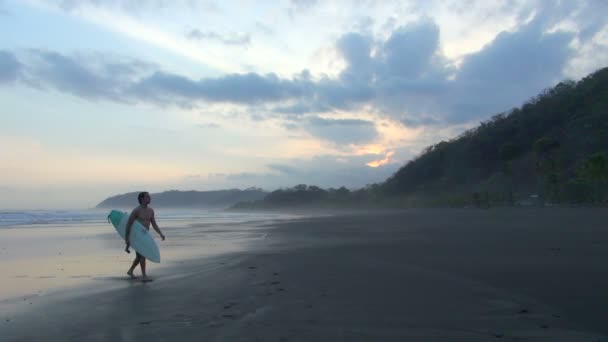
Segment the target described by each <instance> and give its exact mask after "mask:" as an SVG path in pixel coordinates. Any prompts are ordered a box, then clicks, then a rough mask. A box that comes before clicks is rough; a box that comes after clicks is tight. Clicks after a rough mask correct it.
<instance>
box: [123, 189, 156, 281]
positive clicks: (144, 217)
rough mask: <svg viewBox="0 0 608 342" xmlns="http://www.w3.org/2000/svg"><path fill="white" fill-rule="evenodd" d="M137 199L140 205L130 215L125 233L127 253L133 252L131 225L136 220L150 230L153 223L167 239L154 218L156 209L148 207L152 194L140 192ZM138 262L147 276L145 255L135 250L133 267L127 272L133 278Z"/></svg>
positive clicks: (143, 274)
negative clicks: (130, 237) (130, 234)
mask: <svg viewBox="0 0 608 342" xmlns="http://www.w3.org/2000/svg"><path fill="white" fill-rule="evenodd" d="M137 200H138V201H139V206H138V207H137V208H135V209H133V211H132V212H131V216H129V221H128V222H127V230H126V234H125V242H126V243H127V247H126V248H125V251H126V252H127V253H131V251H130V250H129V247H130V242H129V233H130V232H131V226H132V225H133V223H134V222H135V220H137V221H139V222H140V223H141V224H142V225H143V226H144V227H146V229H148V230H150V224H152V227H153V228H154V230H156V232H157V233H158V234H159V235H160V237H161V238H162V239H163V241H164V240H165V235H163V232H161V231H160V228H159V227H158V225H157V224H156V219H155V218H154V210H153V209H152V208H150V207H148V204H150V201H151V200H152V198H151V197H150V194H149V193H148V192H146V191H144V192H140V193H139V195H137ZM138 264H139V266H140V267H141V274H142V276H143V277H144V278H146V258H144V257H143V255H141V254H139V253H137V251H136V252H135V260H133V265H131V268H129V271H127V274H128V275H129V276H131V277H132V278H133V277H134V275H133V270H134V269H135V267H137V265H138Z"/></svg>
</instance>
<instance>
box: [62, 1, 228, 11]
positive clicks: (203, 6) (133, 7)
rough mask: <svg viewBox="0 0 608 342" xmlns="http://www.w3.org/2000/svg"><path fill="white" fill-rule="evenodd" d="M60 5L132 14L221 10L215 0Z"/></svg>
mask: <svg viewBox="0 0 608 342" xmlns="http://www.w3.org/2000/svg"><path fill="white" fill-rule="evenodd" d="M58 5H59V7H60V8H61V9H63V10H64V11H74V10H78V9H80V8H82V7H97V8H107V9H112V10H122V11H125V12H127V13H131V14H137V13H140V12H144V11H158V10H162V11H166V10H168V9H171V8H182V9H183V8H186V9H188V10H191V11H196V10H200V11H205V12H206V13H219V12H220V8H219V6H218V5H217V3H216V2H214V1H192V0H102V1H100V0H61V1H60V2H59V4H58Z"/></svg>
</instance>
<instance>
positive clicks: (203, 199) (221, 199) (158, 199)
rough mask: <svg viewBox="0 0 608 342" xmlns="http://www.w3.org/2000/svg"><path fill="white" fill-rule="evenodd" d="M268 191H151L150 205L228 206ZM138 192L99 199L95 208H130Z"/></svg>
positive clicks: (166, 206)
mask: <svg viewBox="0 0 608 342" xmlns="http://www.w3.org/2000/svg"><path fill="white" fill-rule="evenodd" d="M267 194H268V193H267V192H265V191H263V190H262V189H257V188H249V189H245V190H239V189H230V190H216V191H179V190H170V191H165V192H161V193H152V194H150V195H151V197H152V203H151V206H152V207H154V208H157V207H159V208H160V207H162V208H201V209H219V208H228V207H231V206H232V205H234V204H236V203H238V202H249V201H256V200H261V199H262V198H264V196H266V195H267ZM137 195H138V192H130V193H126V194H122V195H116V196H112V197H109V198H106V199H105V200H103V201H101V203H99V204H98V205H97V206H96V207H97V208H132V207H135V206H137V204H138V202H137Z"/></svg>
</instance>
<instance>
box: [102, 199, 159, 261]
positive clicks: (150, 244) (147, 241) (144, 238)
mask: <svg viewBox="0 0 608 342" xmlns="http://www.w3.org/2000/svg"><path fill="white" fill-rule="evenodd" d="M108 221H109V222H110V223H112V225H113V226H114V228H116V231H117V232H118V234H120V236H121V237H122V238H123V240H124V239H125V234H126V232H127V221H129V214H128V213H125V212H122V211H118V210H112V211H111V212H110V215H108ZM129 241H130V242H131V247H133V249H135V251H136V252H137V253H139V254H141V255H143V256H144V257H145V258H146V259H148V260H150V261H152V262H158V263H160V251H159V250H158V246H157V245H156V242H155V241H154V238H152V235H151V234H150V232H149V231H148V230H147V229H146V227H144V226H143V225H142V224H141V223H139V222H138V221H135V222H134V223H133V225H132V226H131V232H130V233H129Z"/></svg>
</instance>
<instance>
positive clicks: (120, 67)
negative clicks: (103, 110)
mask: <svg viewBox="0 0 608 342" xmlns="http://www.w3.org/2000/svg"><path fill="white" fill-rule="evenodd" d="M28 57H29V58H28V59H29V60H32V61H33V63H32V65H29V67H28V69H27V78H28V81H29V82H30V83H33V84H36V85H38V86H40V87H43V88H44V87H52V88H55V89H57V90H60V91H64V92H67V93H71V94H73V95H76V96H80V97H84V98H88V99H94V100H96V99H109V100H113V101H119V102H125V101H129V100H130V99H129V98H127V97H125V93H126V91H127V90H128V89H129V87H131V85H132V82H133V81H134V80H135V79H136V78H137V77H138V76H139V75H140V74H141V73H143V72H145V71H146V70H147V69H148V68H149V66H150V65H149V64H147V63H144V62H141V61H137V60H126V61H116V60H112V59H111V58H109V59H108V58H105V57H99V56H97V57H94V58H90V57H68V56H65V55H62V54H59V53H56V52H50V51H44V50H30V51H29V54H28ZM108 60H110V61H108Z"/></svg>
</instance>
